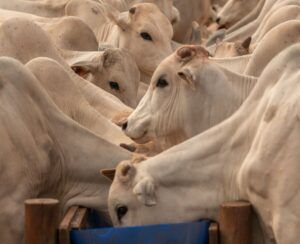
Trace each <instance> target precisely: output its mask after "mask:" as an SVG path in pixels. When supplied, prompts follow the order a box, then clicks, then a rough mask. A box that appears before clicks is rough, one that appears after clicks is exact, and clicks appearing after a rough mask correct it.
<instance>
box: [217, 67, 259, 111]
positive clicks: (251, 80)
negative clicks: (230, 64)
mask: <svg viewBox="0 0 300 244" xmlns="http://www.w3.org/2000/svg"><path fill="white" fill-rule="evenodd" d="M221 69H222V71H223V72H224V73H225V75H226V77H227V79H228V81H229V82H230V84H231V86H232V88H233V89H234V91H235V92H236V95H237V97H238V102H239V105H241V104H242V103H243V102H244V101H245V100H246V98H247V97H248V96H249V94H250V92H251V91H252V90H253V88H254V86H255V85H256V82H257V78H256V77H254V76H247V75H241V74H238V73H234V72H231V71H229V70H228V69H226V68H221Z"/></svg>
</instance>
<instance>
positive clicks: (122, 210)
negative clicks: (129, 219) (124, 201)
mask: <svg viewBox="0 0 300 244" xmlns="http://www.w3.org/2000/svg"><path fill="white" fill-rule="evenodd" d="M127 211H128V208H127V207H126V206H119V207H117V209H116V212H117V216H118V220H119V221H121V219H122V218H123V217H124V216H125V215H126V213H127Z"/></svg>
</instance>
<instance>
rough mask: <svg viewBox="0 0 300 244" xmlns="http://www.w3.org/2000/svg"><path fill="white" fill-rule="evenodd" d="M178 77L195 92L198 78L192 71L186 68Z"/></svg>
mask: <svg viewBox="0 0 300 244" xmlns="http://www.w3.org/2000/svg"><path fill="white" fill-rule="evenodd" d="M177 75H178V76H179V77H180V78H181V79H182V80H184V81H185V82H186V83H187V84H188V85H190V86H191V87H192V89H193V90H195V89H196V76H195V75H194V73H193V72H192V71H191V70H190V69H188V68H184V69H182V70H181V71H180V72H178V73H177Z"/></svg>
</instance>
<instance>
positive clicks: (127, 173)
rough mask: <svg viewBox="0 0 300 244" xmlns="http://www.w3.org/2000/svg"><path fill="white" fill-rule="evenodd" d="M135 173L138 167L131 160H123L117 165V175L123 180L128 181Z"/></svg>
mask: <svg viewBox="0 0 300 244" xmlns="http://www.w3.org/2000/svg"><path fill="white" fill-rule="evenodd" d="M135 173H136V169H135V167H134V166H133V164H132V163H131V162H130V161H123V162H121V163H120V164H119V165H118V167H117V171H116V176H117V177H118V179H119V180H120V181H121V182H123V183H127V182H128V181H129V180H130V179H132V178H133V177H134V175H135Z"/></svg>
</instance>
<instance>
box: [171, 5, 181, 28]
mask: <svg viewBox="0 0 300 244" xmlns="http://www.w3.org/2000/svg"><path fill="white" fill-rule="evenodd" d="M179 21H180V12H179V10H178V9H177V8H176V7H174V6H173V7H172V20H171V24H172V25H174V24H176V23H178V22H179Z"/></svg>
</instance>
